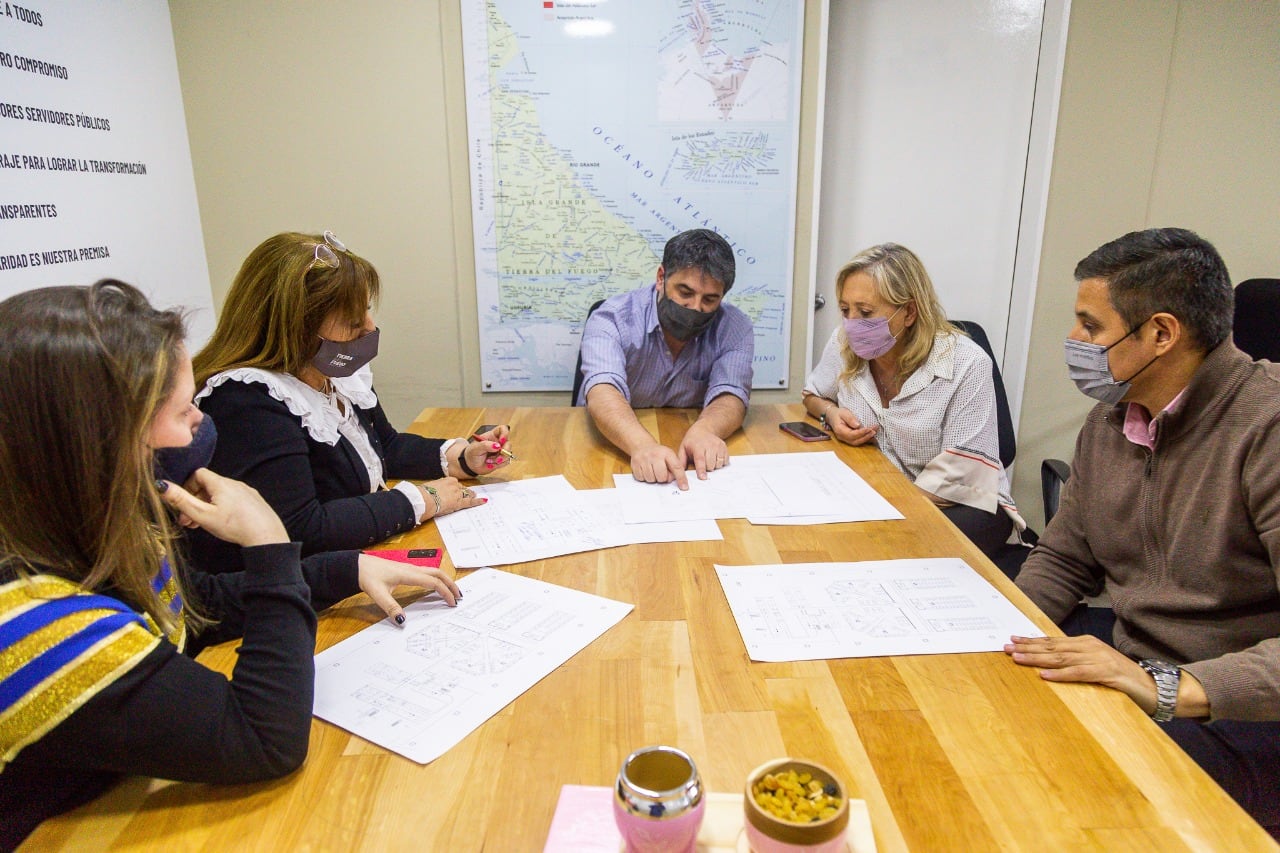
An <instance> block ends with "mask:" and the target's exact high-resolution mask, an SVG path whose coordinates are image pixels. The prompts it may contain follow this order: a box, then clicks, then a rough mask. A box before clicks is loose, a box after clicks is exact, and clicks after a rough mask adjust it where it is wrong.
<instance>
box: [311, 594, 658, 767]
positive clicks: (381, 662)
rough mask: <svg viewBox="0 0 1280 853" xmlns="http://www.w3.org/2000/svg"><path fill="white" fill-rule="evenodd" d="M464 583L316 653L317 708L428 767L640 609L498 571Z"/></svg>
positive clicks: (321, 713) (327, 717) (330, 718)
mask: <svg viewBox="0 0 1280 853" xmlns="http://www.w3.org/2000/svg"><path fill="white" fill-rule="evenodd" d="M458 587H459V588H460V589H461V590H462V592H463V599H462V601H461V602H460V603H459V604H458V606H457V607H456V608H450V607H447V606H446V605H445V604H444V602H442V601H440V600H439V599H438V598H437V597H436V596H434V595H432V596H430V598H429V599H426V600H423V601H418V602H415V603H414V604H412V605H410V606H409V607H407V608H406V609H405V615H406V619H405V624H404V627H403V628H399V627H397V626H396V625H395V624H394V623H393V622H392V621H391V620H390V619H386V620H384V621H382V622H379V623H378V624H376V625H371V626H369V627H368V628H366V629H364V630H363V631H361V632H360V633H358V634H355V635H354V636H352V637H348V638H347V639H346V640H343V641H342V642H341V643H338V644H337V645H335V646H333V647H331V648H329V649H326V650H325V651H323V652H321V653H320V654H318V655H316V692H315V706H314V713H315V715H316V716H317V717H320V718H321V719H323V720H328V721H329V722H331V723H333V724H334V725H337V726H341V727H342V728H344V729H346V730H347V731H349V732H351V733H352V734H355V735H358V736H359V737H362V738H364V739H365V740H369V741H372V742H373V743H376V744H378V745H379V746H384V747H386V748H387V749H389V750H391V751H393V752H397V753H399V754H400V755H403V756H404V757H405V758H409V759H412V760H413V761H416V762H418V763H419V764H426V763H427V762H429V761H434V760H435V759H436V758H439V757H440V756H441V755H443V754H444V753H445V752H446V751H447V750H448V749H449V748H450V747H452V746H453V745H454V744H456V743H458V742H459V741H461V740H462V739H463V738H464V737H466V736H467V735H468V734H470V733H471V732H472V731H473V730H475V729H476V728H479V726H480V724H481V723H483V722H484V721H485V720H487V719H489V718H490V717H491V716H493V715H494V714H496V713H497V712H498V711H500V710H501V709H502V708H503V707H505V706H506V705H507V704H509V703H510V702H512V701H513V700H514V699H515V698H516V697H518V696H519V695H520V694H521V693H523V692H525V691H526V690H528V689H529V688H530V687H532V686H533V685H535V684H537V683H538V682H539V681H540V680H542V678H543V677H545V676H546V675H547V674H548V673H550V672H551V671H552V670H554V669H555V668H556V667H558V666H560V664H562V663H564V662H565V661H567V660H568V659H569V658H571V657H573V656H574V655H575V654H577V653H578V652H579V651H581V650H582V649H584V648H586V647H587V645H588V644H590V643H591V641H592V640H594V639H595V638H596V637H599V636H600V635H601V634H603V633H604V632H605V631H607V630H608V629H609V628H611V627H612V626H614V625H616V624H617V623H618V622H619V621H621V620H622V618H623V617H624V616H626V615H627V614H628V613H629V612H631V610H632V608H633V605H630V604H626V603H624V602H620V601H613V600H611V599H608V598H601V597H600V596H597V595H591V594H589V593H585V592H578V591H577V590H572V589H566V588H565V587H561V586H555V585H553V584H549V583H545V582H543V581H539V580H533V579H531V578H525V577H520V576H519V575H513V574H509V573H507V572H501V571H497V570H496V569H489V570H486V571H479V572H474V573H472V574H470V575H468V576H467V577H465V578H463V579H462V580H460V581H459V582H458Z"/></svg>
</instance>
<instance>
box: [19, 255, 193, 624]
mask: <svg viewBox="0 0 1280 853" xmlns="http://www.w3.org/2000/svg"><path fill="white" fill-rule="evenodd" d="M183 337H184V328H183V319H182V315H181V314H179V313H178V312H176V311H157V310H156V309H155V308H153V307H151V304H150V303H149V302H147V299H146V297H145V296H143V295H142V293H141V292H139V291H138V290H137V289H135V288H133V287H131V286H129V285H127V284H124V283H123V282H119V281H113V280H110V279H104V280H103V281H99V282H98V283H97V284H94V285H92V286H89V287H46V288H40V289H37V290H29V291H26V292H24V293H19V294H18V295H16V296H12V297H10V298H9V299H6V300H5V301H4V302H0V340H2V341H4V345H3V346H2V347H0V561H2V562H4V563H7V564H8V565H9V567H10V568H12V570H13V571H14V572H15V573H17V574H19V575H29V574H32V573H36V572H44V573H50V574H55V575H58V576H60V577H63V578H66V579H67V580H70V581H73V582H75V583H78V584H80V585H81V586H82V587H83V588H84V589H86V590H103V589H105V590H109V591H110V594H111V595H113V596H116V597H118V598H121V599H122V600H124V601H126V602H127V603H128V604H129V605H130V606H132V607H134V608H135V609H137V610H139V611H141V612H145V613H148V614H150V616H151V618H152V619H154V620H155V622H156V623H157V625H159V626H160V628H161V629H163V630H164V631H165V633H166V634H169V635H170V636H173V635H174V632H175V631H176V629H177V627H178V625H177V622H178V617H177V615H176V614H175V613H173V612H172V611H171V610H170V609H169V606H168V604H167V603H166V602H162V601H161V600H160V598H159V597H158V596H157V594H156V593H155V592H154V591H153V589H152V581H153V580H155V578H156V576H157V573H158V572H159V570H160V563H161V560H162V559H164V558H165V556H166V555H167V556H168V559H169V561H170V566H171V568H172V571H173V575H174V577H175V579H177V581H178V583H179V585H181V571H180V568H181V567H180V566H179V565H178V564H177V562H178V561H177V554H176V552H177V549H176V548H175V547H174V545H175V542H176V537H177V531H176V528H175V527H174V525H173V523H172V522H171V521H170V516H169V512H168V511H167V509H166V508H165V506H164V504H163V503H162V501H161V500H160V496H159V493H158V492H157V491H156V487H155V474H154V473H153V465H152V454H151V450H150V448H149V447H148V445H147V441H148V438H149V435H150V429H151V423H152V421H153V420H154V418H155V415H156V412H157V411H159V409H160V407H161V406H162V405H163V403H164V401H165V400H166V399H167V398H168V396H169V394H170V393H171V392H172V390H173V387H174V384H175V382H176V378H177V377H176V370H177V367H178V365H179V363H180V361H181V356H180V349H181V346H182V341H183ZM184 599H185V596H184ZM195 619H196V621H197V623H198V622H200V621H202V620H200V619H199V617H198V616H197V617H195ZM189 621H190V620H189Z"/></svg>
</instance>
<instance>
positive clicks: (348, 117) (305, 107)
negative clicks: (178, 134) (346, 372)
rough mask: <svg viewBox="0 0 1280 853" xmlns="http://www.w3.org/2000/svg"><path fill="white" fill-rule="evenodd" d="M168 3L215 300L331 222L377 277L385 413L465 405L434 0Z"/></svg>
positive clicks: (401, 416)
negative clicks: (253, 262) (278, 237)
mask: <svg viewBox="0 0 1280 853" xmlns="http://www.w3.org/2000/svg"><path fill="white" fill-rule="evenodd" d="M443 5H448V4H443ZM170 12H171V15H172V18H173V29H174V43H175V46H176V49H177V54H178V69H179V74H180V76H181V80H182V89H183V97H184V100H185V105H186V113H187V128H188V134H189V136H190V140H191V157H192V163H193V166H194V169H195V175H196V188H197V192H198V194H199V197H200V214H201V219H202V223H203V227H204V235H205V246H206V249H207V251H208V253H209V273H210V278H211V280H212V282H213V290H214V302H215V304H216V305H218V306H221V304H222V301H223V299H224V298H225V296H226V290H227V288H228V287H229V286H230V282H231V279H232V277H233V276H234V275H235V272H236V270H237V269H238V268H239V265H240V262H241V261H242V260H243V259H244V257H245V255H246V254H248V252H249V251H250V250H251V249H252V248H253V247H254V246H255V245H257V244H258V243H259V242H260V241H262V240H263V239H264V238H266V237H268V236H270V235H271V234H275V233H277V232H279V231H285V230H290V229H299V230H323V229H325V228H329V229H332V230H333V231H334V232H335V233H336V234H337V235H338V236H339V237H340V238H341V239H342V240H343V241H344V242H345V243H346V244H347V245H348V246H349V247H350V248H351V249H352V250H353V251H355V252H357V253H359V254H361V255H363V256H365V257H367V258H368V259H369V260H370V261H372V262H373V264H374V265H375V266H376V267H377V268H378V272H379V274H380V275H381V278H382V283H383V299H382V304H381V308H380V310H379V312H378V324H379V325H380V326H381V328H382V330H383V335H382V349H381V353H380V355H379V357H378V359H377V361H375V362H374V375H375V379H376V381H377V387H378V393H379V395H380V397H381V398H382V400H383V403H384V405H385V406H386V409H387V411H388V414H389V415H390V417H391V419H392V422H393V423H396V424H398V425H400V426H406V425H408V423H409V421H410V420H411V419H412V417H413V415H415V414H417V412H418V411H419V410H420V409H421V408H422V407H423V406H425V405H428V404H435V405H456V404H458V403H459V402H461V398H462V395H461V381H462V380H461V376H462V371H461V352H460V349H461V348H460V346H459V342H458V327H459V323H458V292H457V289H456V287H455V280H454V276H455V269H456V267H457V261H456V259H455V257H454V228H455V223H454V214H453V204H452V200H451V194H452V186H451V183H450V174H449V162H448V146H447V144H446V143H447V134H446V127H445V123H444V115H445V92H444V69H443V61H442V57H443V56H444V55H445V52H444V51H443V49H442V46H441V29H440V12H439V8H438V6H437V4H435V3H409V4H392V3H386V2H381V3H367V4H366V3H361V4H352V3H340V2H335V1H334V0H316V2H311V3H307V4H280V3H243V2H237V3H221V2H219V3H206V2H200V0H173V2H171V3H170ZM464 186H465V184H464ZM463 226H465V223H461V224H460V225H459V226H457V227H463ZM472 334H474V331H473V332H472Z"/></svg>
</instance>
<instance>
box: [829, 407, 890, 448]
mask: <svg viewBox="0 0 1280 853" xmlns="http://www.w3.org/2000/svg"><path fill="white" fill-rule="evenodd" d="M826 414H827V424H828V425H829V426H830V427H831V433H832V435H834V436H835V437H836V438H838V439H840V440H841V441H843V442H844V443H845V444H852V445H855V446H856V445H859V444H866V443H867V442H868V441H871V440H872V439H873V438H875V437H876V433H877V432H879V431H880V428H879V427H877V426H868V427H864V426H863V425H862V422H861V421H859V420H858V419H857V417H856V416H854V414H853V412H851V411H849V410H848V409H841V408H831V409H828V410H827V413H826Z"/></svg>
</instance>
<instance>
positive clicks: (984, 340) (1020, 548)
mask: <svg viewBox="0 0 1280 853" xmlns="http://www.w3.org/2000/svg"><path fill="white" fill-rule="evenodd" d="M951 323H952V324H953V325H955V326H957V327H959V328H960V329H962V330H964V333H965V334H966V335H968V336H969V337H970V338H972V339H973V342H974V343H976V344H977V345H978V346H980V347H982V349H983V351H984V352H985V353H986V354H987V357H988V358H990V359H991V381H992V384H993V385H995V389H996V433H997V436H998V439H999V448H1000V464H1002V465H1004V467H1006V468H1008V467H1009V466H1010V465H1012V464H1013V460H1014V457H1015V456H1017V454H1018V442H1017V439H1016V438H1015V437H1014V434H1013V415H1012V414H1011V413H1010V411H1009V396H1008V395H1007V394H1006V393H1005V390H1004V379H1003V378H1002V377H1001V376H1000V366H999V364H997V362H996V355H995V352H994V351H993V350H992V348H991V340H990V339H989V338H988V337H987V333H986V331H985V330H984V329H983V328H982V326H981V325H979V324H978V323H975V322H973V321H972V320H952V321H951ZM1022 535H1023V537H1024V539H1026V540H1027V541H1028V542H1031V543H1032V544H1035V542H1036V540H1037V539H1038V537H1037V536H1036V533H1035V531H1034V530H1032V529H1031V528H1029V527H1028V528H1027V529H1026V530H1025V531H1023V534H1022ZM1030 551H1031V549H1030V548H1027V547H1026V546H1024V545H1017V544H1006V545H1005V546H1004V548H1002V549H1001V550H1000V552H999V553H997V554H993V555H992V556H991V562H993V563H995V564H996V567H997V568H999V569H1000V571H1002V572H1004V573H1005V575H1007V576H1008V577H1009V579H1010V580H1012V579H1013V578H1015V577H1017V575H1018V571H1019V570H1020V569H1021V568H1022V563H1023V562H1024V561H1025V560H1026V559H1027V554H1028V553H1030Z"/></svg>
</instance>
